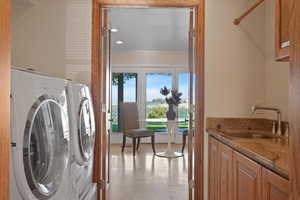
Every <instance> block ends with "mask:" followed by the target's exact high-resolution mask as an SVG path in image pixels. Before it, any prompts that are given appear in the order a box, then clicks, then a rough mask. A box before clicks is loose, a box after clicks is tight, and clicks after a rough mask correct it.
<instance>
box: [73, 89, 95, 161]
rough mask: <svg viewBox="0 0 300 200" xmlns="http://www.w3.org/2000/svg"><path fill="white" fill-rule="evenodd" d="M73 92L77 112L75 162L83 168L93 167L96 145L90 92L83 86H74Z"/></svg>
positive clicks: (75, 122)
mask: <svg viewBox="0 0 300 200" xmlns="http://www.w3.org/2000/svg"><path fill="white" fill-rule="evenodd" d="M72 91H73V98H72V99H73V101H74V102H73V104H74V105H73V106H74V107H73V110H74V111H75V113H74V116H75V119H74V121H73V127H74V128H73V129H72V131H73V134H74V137H73V135H72V139H73V146H74V157H75V161H76V163H77V164H78V165H81V166H83V165H84V166H86V165H91V164H92V163H91V162H92V160H93V153H94V144H95V119H94V111H93V106H92V101H91V96H90V91H89V88H88V87H87V86H85V85H82V84H74V85H72ZM71 126H72V123H71ZM75 127H76V128H75Z"/></svg>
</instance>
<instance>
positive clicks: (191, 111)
mask: <svg viewBox="0 0 300 200" xmlns="http://www.w3.org/2000/svg"><path fill="white" fill-rule="evenodd" d="M195 111H196V106H195V105H193V104H190V107H189V112H190V114H192V115H193V114H194V113H195Z"/></svg>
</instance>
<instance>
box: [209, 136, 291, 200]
mask: <svg viewBox="0 0 300 200" xmlns="http://www.w3.org/2000/svg"><path fill="white" fill-rule="evenodd" d="M208 148H209V149H208V151H209V168H208V169H209V183H208V188H209V192H208V195H209V200H290V199H289V198H290V196H289V193H290V183H289V181H288V180H286V179H285V178H282V177H281V176H279V175H277V174H275V173H273V172H271V171H270V170H268V169H265V168H264V167H262V166H261V165H260V164H258V163H256V162H255V161H253V160H251V159H249V158H247V157H246V156H244V155H242V154H240V153H238V152H236V151H234V150H233V149H232V148H231V147H229V146H227V145H225V144H223V143H221V142H219V141H218V140H216V139H214V138H213V137H209V147H208Z"/></svg>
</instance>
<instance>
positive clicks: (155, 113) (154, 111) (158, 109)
mask: <svg viewBox="0 0 300 200" xmlns="http://www.w3.org/2000/svg"><path fill="white" fill-rule="evenodd" d="M167 110H168V109H167V108H166V107H162V106H160V105H157V106H154V107H152V108H151V109H150V110H149V112H148V113H147V118H150V119H160V118H165V117H166V112H167Z"/></svg>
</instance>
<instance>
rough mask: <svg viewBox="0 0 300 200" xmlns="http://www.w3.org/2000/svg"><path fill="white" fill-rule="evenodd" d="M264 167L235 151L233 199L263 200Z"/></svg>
mask: <svg viewBox="0 0 300 200" xmlns="http://www.w3.org/2000/svg"><path fill="white" fill-rule="evenodd" d="M261 174H262V167H261V166H260V165H258V164H257V163H255V162H254V161H252V160H250V159H248V158H246V157H245V156H243V155H241V154H239V153H237V152H234V153H233V179H234V180H233V185H234V189H233V199H234V200H254V199H255V200H261V199H262V198H261V196H262V191H261V189H262V186H261V177H262V175H261Z"/></svg>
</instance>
